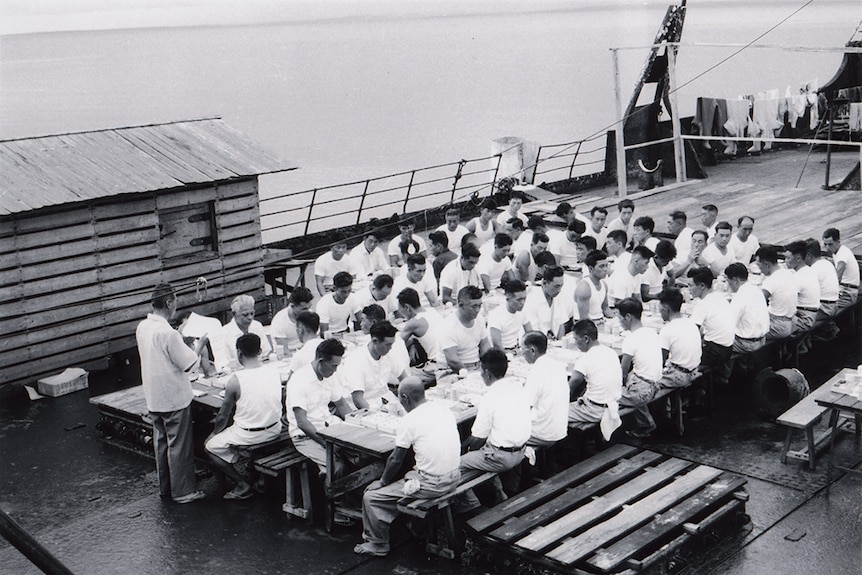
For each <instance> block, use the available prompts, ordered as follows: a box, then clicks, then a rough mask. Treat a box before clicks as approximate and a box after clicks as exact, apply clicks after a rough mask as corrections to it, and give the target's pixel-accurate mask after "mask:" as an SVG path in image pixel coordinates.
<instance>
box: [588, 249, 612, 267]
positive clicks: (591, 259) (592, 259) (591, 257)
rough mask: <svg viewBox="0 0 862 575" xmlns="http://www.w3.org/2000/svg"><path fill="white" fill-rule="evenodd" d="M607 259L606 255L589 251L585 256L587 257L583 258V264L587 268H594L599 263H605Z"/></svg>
mask: <svg viewBox="0 0 862 575" xmlns="http://www.w3.org/2000/svg"><path fill="white" fill-rule="evenodd" d="M607 259H608V254H606V253H605V252H603V251H601V250H590V253H588V254H587V257H586V258H584V263H585V264H587V267H588V268H594V267H596V264H597V263H599V262H600V261H605V260H607Z"/></svg>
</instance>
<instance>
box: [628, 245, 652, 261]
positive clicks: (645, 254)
mask: <svg viewBox="0 0 862 575" xmlns="http://www.w3.org/2000/svg"><path fill="white" fill-rule="evenodd" d="M632 255H633V256H635V255H637V256H640V257H642V258H643V259H645V260H649V259H651V258H652V257H653V256H654V255H655V253H653V251H652V250H651V249H649V248H648V247H646V246H635V248H634V249H633V250H632Z"/></svg>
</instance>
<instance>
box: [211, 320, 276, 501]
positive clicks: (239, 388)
mask: <svg viewBox="0 0 862 575" xmlns="http://www.w3.org/2000/svg"><path fill="white" fill-rule="evenodd" d="M236 351H237V357H238V358H239V363H240V365H241V366H242V367H243V369H241V370H239V371H237V372H236V373H234V374H233V375H231V376H230V379H228V380H227V383H226V384H225V388H224V403H222V405H221V408H220V409H219V412H218V415H216V418H215V422H214V423H213V432H212V434H211V435H210V436H209V438H208V439H207V441H206V445H205V447H206V450H207V454H208V455H209V457H210V461H211V462H212V464H213V465H214V466H215V470H216V471H217V472H219V473H222V474H224V475H226V476H227V477H229V478H230V479H232V480H233V482H234V488H233V490H232V491H228V492H227V493H226V494H225V496H224V498H225V499H248V498H249V497H251V496H252V495H253V494H254V490H253V489H252V487H251V485H250V484H249V483H248V482H247V481H246V480H245V479H243V477H242V475H240V474H239V472H237V470H236V469H235V468H234V466H233V464H234V463H236V461H237V460H238V459H239V453H238V452H237V449H236V448H237V447H241V446H246V445H257V444H259V443H263V442H265V441H269V440H271V439H275V438H276V437H278V434H279V433H281V376H280V375H279V373H278V369H277V368H276V367H275V366H271V365H263V364H261V362H260V338H259V337H258V336H257V335H255V334H253V333H247V334H245V335H241V336H240V337H239V338H238V339H237V340H236ZM234 408H236V413H234ZM232 413H233V424H231V425H230V426H228V422H229V421H230V419H231V414H232Z"/></svg>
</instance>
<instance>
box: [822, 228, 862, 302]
mask: <svg viewBox="0 0 862 575" xmlns="http://www.w3.org/2000/svg"><path fill="white" fill-rule="evenodd" d="M823 246H824V247H825V248H826V251H828V252H829V253H831V254H832V262H833V263H834V264H835V273H837V274H838V285H839V286H840V287H841V290H840V292H839V294H838V309H839V310H841V309H844V308H846V307H849V306H851V305H854V304H855V303H856V300H857V299H858V298H859V262H857V261H856V257H855V256H854V255H853V252H851V251H850V248H848V247H847V246H843V245H841V232H839V231H838V230H837V229H836V228H829V229H827V230H826V231H825V232H823Z"/></svg>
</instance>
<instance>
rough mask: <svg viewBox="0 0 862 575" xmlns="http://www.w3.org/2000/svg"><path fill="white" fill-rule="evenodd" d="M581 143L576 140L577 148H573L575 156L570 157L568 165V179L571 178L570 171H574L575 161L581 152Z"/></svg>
mask: <svg viewBox="0 0 862 575" xmlns="http://www.w3.org/2000/svg"><path fill="white" fill-rule="evenodd" d="M582 145H583V142H578V147H577V149H575V157H573V158H572V165H571V166H569V179H570V180H571V179H572V172H574V171H575V162H577V161H578V154H580V153H581V146H582Z"/></svg>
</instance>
